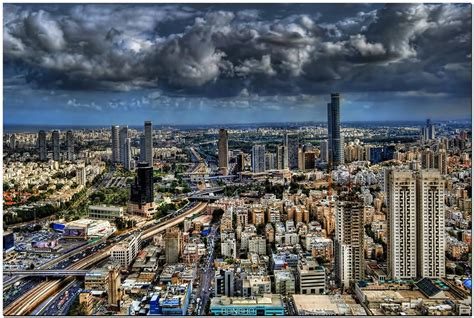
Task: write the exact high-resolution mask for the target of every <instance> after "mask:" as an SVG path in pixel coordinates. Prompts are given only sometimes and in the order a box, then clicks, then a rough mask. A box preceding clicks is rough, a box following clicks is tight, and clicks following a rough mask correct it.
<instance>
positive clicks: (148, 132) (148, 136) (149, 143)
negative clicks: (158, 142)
mask: <svg viewBox="0 0 474 318" xmlns="http://www.w3.org/2000/svg"><path fill="white" fill-rule="evenodd" d="M144 150H145V157H144V159H145V161H146V162H147V163H148V165H149V166H150V167H153V127H152V123H151V121H145V148H144Z"/></svg>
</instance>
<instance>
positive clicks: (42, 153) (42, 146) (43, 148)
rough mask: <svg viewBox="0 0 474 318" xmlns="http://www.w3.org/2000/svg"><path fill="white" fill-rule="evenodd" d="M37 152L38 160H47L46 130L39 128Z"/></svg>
mask: <svg viewBox="0 0 474 318" xmlns="http://www.w3.org/2000/svg"><path fill="white" fill-rule="evenodd" d="M38 153H39V160H41V161H46V160H48V149H47V145H46V132H45V131H44V130H40V131H39V132H38Z"/></svg>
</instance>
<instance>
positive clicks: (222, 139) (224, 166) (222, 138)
mask: <svg viewBox="0 0 474 318" xmlns="http://www.w3.org/2000/svg"><path fill="white" fill-rule="evenodd" d="M217 146H218V150H219V153H218V155H219V170H220V172H221V174H222V175H224V176H226V175H228V173H229V135H228V133H227V130H225V129H220V130H219V141H218V144H217Z"/></svg>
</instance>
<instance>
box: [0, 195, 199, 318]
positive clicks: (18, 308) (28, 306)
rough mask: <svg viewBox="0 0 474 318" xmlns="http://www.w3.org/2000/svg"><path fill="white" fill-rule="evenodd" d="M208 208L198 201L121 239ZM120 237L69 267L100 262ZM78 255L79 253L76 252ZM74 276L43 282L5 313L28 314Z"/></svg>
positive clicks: (149, 234)
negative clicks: (160, 221) (166, 218)
mask: <svg viewBox="0 0 474 318" xmlns="http://www.w3.org/2000/svg"><path fill="white" fill-rule="evenodd" d="M206 208H207V203H203V202H201V203H198V204H195V205H192V206H191V207H190V209H189V210H187V211H183V212H182V213H181V214H179V215H176V216H175V217H174V218H172V219H169V220H168V221H165V222H163V223H160V224H155V225H153V226H150V227H148V228H147V229H146V230H144V231H143V230H135V231H132V232H130V233H127V234H122V235H120V240H122V239H124V238H125V237H126V236H130V235H133V234H136V233H141V234H142V236H141V238H142V240H146V239H149V238H151V237H153V236H154V235H156V234H158V233H160V232H162V231H165V230H166V229H168V228H170V227H173V226H175V225H177V224H179V223H181V222H183V221H184V219H185V218H186V217H188V216H192V215H195V214H198V213H202V212H203V211H205V210H206ZM117 238H118V237H115V238H113V239H109V240H108V241H107V243H106V244H103V245H102V246H104V247H103V248H102V249H99V250H97V251H96V252H94V253H93V254H90V255H87V256H86V257H84V258H82V259H80V260H79V261H77V262H75V263H73V264H72V265H69V266H68V267H67V269H69V270H80V269H87V268H90V267H91V266H93V265H95V264H97V263H99V262H100V261H102V260H104V259H105V258H107V257H109V251H110V248H111V247H112V245H113V243H116V242H118V241H120V240H117ZM75 255H78V254H75ZM74 280H75V278H74V277H68V278H64V279H51V280H49V281H45V282H42V283H40V284H38V285H37V286H35V287H34V288H32V289H30V290H29V291H28V292H26V293H25V294H23V295H22V296H21V297H19V298H18V299H16V300H15V301H13V302H12V303H11V304H9V305H8V306H7V307H6V308H4V311H3V313H4V315H6V316H7V315H8V316H10V315H28V314H29V313H31V312H32V311H33V310H34V309H35V308H36V307H38V306H39V305H40V304H41V303H43V302H44V301H45V300H47V299H48V298H49V297H50V296H52V295H54V294H56V293H58V292H59V291H60V290H61V289H62V288H64V287H65V286H66V285H68V284H69V283H71V282H72V281H74Z"/></svg>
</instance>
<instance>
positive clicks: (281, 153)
mask: <svg viewBox="0 0 474 318" xmlns="http://www.w3.org/2000/svg"><path fill="white" fill-rule="evenodd" d="M285 149H286V147H285V146H284V145H281V146H278V148H277V154H276V165H277V169H279V170H283V169H286V168H288V156H286V158H285V154H288V153H287V151H286V150H285ZM285 164H286V165H285Z"/></svg>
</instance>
